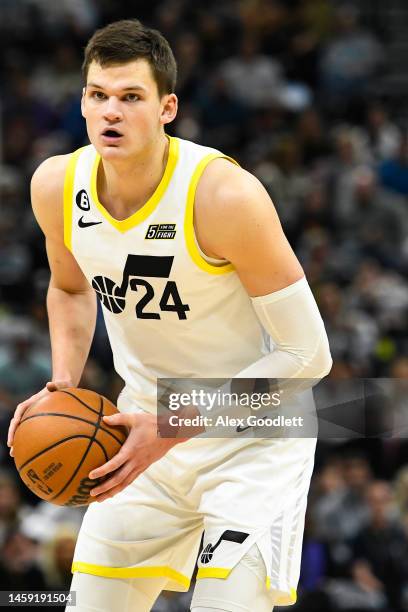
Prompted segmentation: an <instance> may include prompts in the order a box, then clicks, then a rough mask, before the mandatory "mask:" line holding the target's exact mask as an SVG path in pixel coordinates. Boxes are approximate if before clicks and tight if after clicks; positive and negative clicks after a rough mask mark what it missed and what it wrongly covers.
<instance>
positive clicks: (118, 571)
mask: <svg viewBox="0 0 408 612" xmlns="http://www.w3.org/2000/svg"><path fill="white" fill-rule="evenodd" d="M71 571H72V573H73V574H74V573H75V572H82V573H83V574H92V575H93V576H102V577H104V578H162V577H165V578H169V580H174V581H175V582H179V583H180V584H181V585H183V587H184V588H185V589H186V590H188V589H189V588H190V579H189V578H187V576H184V574H181V573H180V572H177V571H176V570H175V569H173V568H172V567H169V566H168V565H158V566H149V565H145V566H143V567H107V566H105V565H93V564H92V563H83V562H81V561H74V563H73V564H72V568H71Z"/></svg>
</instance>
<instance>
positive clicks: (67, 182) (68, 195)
mask: <svg viewBox="0 0 408 612" xmlns="http://www.w3.org/2000/svg"><path fill="white" fill-rule="evenodd" d="M85 148H86V147H81V148H80V149H77V150H76V151H74V152H73V153H71V155H70V158H69V160H68V165H67V169H66V170H65V179H64V205H63V206H64V244H65V246H66V247H67V249H68V250H69V251H72V206H73V203H74V180H75V168H76V165H77V161H78V157H79V155H80V154H81V152H82V151H83V150H84V149H85Z"/></svg>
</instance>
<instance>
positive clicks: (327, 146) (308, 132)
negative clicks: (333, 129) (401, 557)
mask: <svg viewBox="0 0 408 612" xmlns="http://www.w3.org/2000/svg"><path fill="white" fill-rule="evenodd" d="M296 140H297V141H298V143H299V146H300V147H301V150H302V153H303V156H302V159H303V163H304V165H305V167H306V168H308V169H310V168H313V166H315V165H316V164H317V163H318V162H324V161H325V160H326V159H327V157H328V156H329V155H331V154H332V145H331V143H330V141H329V138H328V135H327V131H326V130H325V129H324V126H323V121H322V117H321V115H320V114H319V113H318V111H317V110H316V109H315V108H308V109H306V110H305V111H304V112H303V113H301V114H300V116H299V118H298V122H297V128H296Z"/></svg>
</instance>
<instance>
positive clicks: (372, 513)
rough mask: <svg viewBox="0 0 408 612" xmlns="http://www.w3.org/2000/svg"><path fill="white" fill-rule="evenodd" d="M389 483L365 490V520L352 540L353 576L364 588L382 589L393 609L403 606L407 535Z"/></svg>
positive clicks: (407, 576)
mask: <svg viewBox="0 0 408 612" xmlns="http://www.w3.org/2000/svg"><path fill="white" fill-rule="evenodd" d="M392 502H393V496H392V490H391V487H390V485H389V484H388V483H387V482H385V481H375V482H373V483H371V485H370V486H369V487H368V490H367V503H368V509H369V521H368V524H367V525H366V526H364V527H362V528H361V529H360V531H359V532H358V533H357V534H356V537H355V540H354V542H353V558H354V563H353V567H352V576H353V580H354V581H355V582H356V583H357V584H358V585H360V586H361V587H362V588H363V589H365V590H368V591H370V590H373V591H383V592H384V594H385V596H386V598H387V601H388V604H389V606H390V607H391V608H392V610H393V611H394V612H400V611H401V610H403V606H402V596H403V589H404V587H405V585H406V583H407V581H408V539H407V536H406V535H405V533H404V531H403V529H402V527H401V525H400V524H399V522H398V520H397V517H396V515H395V512H394V511H393V505H392Z"/></svg>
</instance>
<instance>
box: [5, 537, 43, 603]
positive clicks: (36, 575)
mask: <svg viewBox="0 0 408 612" xmlns="http://www.w3.org/2000/svg"><path fill="white" fill-rule="evenodd" d="M0 551H1V554H0V589H1V590H3V591H5V590H7V591H27V590H28V591H41V590H44V588H45V587H46V583H45V579H44V575H43V573H42V571H41V570H40V568H39V566H38V562H37V555H38V545H37V543H36V542H35V541H33V540H31V539H30V538H28V537H27V536H26V535H24V534H23V533H22V532H21V531H18V530H12V531H9V532H8V533H7V534H6V536H5V539H4V542H3V544H2V546H1V547H0ZM30 609H32V608H30ZM34 609H35V608H34ZM38 609H40V608H38Z"/></svg>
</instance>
